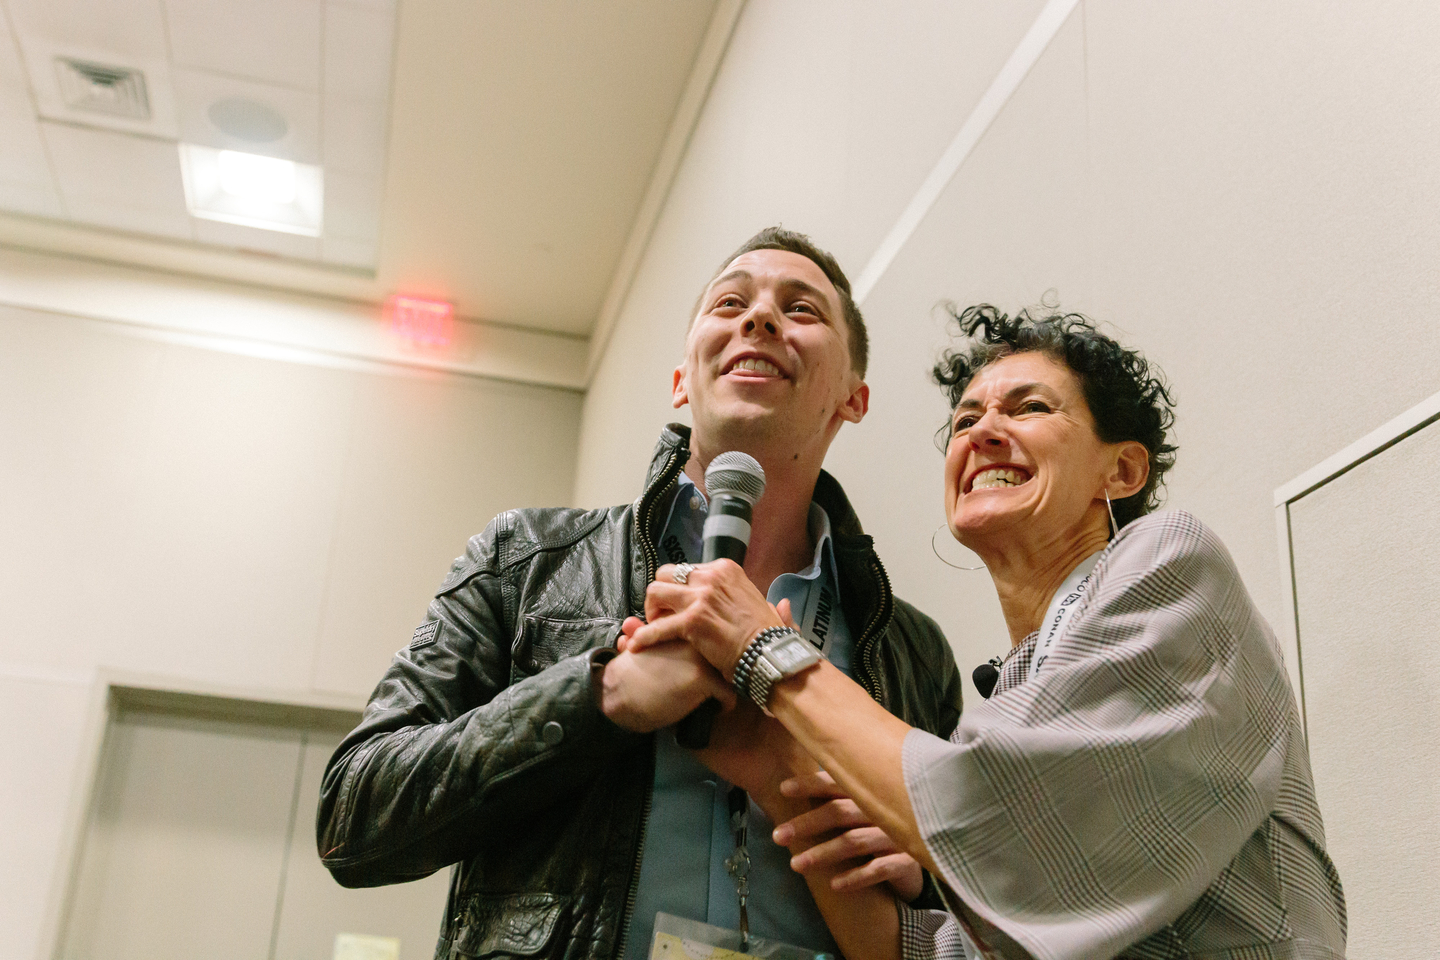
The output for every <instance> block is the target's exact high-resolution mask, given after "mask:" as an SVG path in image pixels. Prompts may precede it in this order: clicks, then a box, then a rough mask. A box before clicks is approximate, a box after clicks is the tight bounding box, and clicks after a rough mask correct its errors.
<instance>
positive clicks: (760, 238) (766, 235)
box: [690, 227, 870, 380]
mask: <svg viewBox="0 0 1440 960" xmlns="http://www.w3.org/2000/svg"><path fill="white" fill-rule="evenodd" d="M754 250H784V251H786V252H787V253H797V254H799V255H800V256H802V257H804V258H805V259H806V260H809V261H810V262H811V263H813V264H815V266H817V267H819V268H820V271H821V272H822V273H824V274H825V277H826V279H827V280H829V281H830V283H831V284H832V285H833V286H834V287H835V292H836V293H838V294H840V306H841V309H842V312H843V313H844V314H845V316H844V320H845V329H846V331H847V332H848V333H849V343H850V366H851V368H852V369H853V370H854V371H855V373H856V374H858V375H859V377H860V379H862V380H863V379H865V369H866V367H867V366H868V365H869V363H870V336H869V334H868V333H866V332H865V318H864V317H862V316H861V315H860V308H859V307H857V306H856V305H855V298H854V297H853V296H852V295H851V293H850V279H849V278H848V277H846V276H845V271H844V270H841V269H840V264H839V262H837V261H836V259H835V258H834V257H833V256H831V255H830V253H829V252H827V251H825V250H821V249H820V248H819V247H817V246H816V245H815V242H814V241H813V240H811V239H810V238H809V237H807V236H806V235H805V234H803V233H796V232H795V231H794V230H786V229H785V228H784V227H766V228H765V229H764V230H761V231H760V232H759V233H757V234H755V236H753V237H751V238H750V239H749V240H746V241H745V242H744V243H742V244H741V245H740V248H739V249H738V250H736V251H735V252H734V253H732V254H730V256H728V257H726V258H725V262H724V263H722V264H720V267H719V269H717V270H716V271H715V273H714V274H712V275H711V277H710V279H709V280H707V281H706V283H705V289H706V290H708V289H709V288H710V284H712V283H714V282H715V278H716V277H718V276H720V274H722V273H724V272H725V268H726V267H728V266H730V264H731V263H733V262H734V261H735V258H736V257H739V256H741V255H742V254H746V253H750V252H751V251H754ZM700 297H701V301H703V299H704V297H705V294H704V292H703V291H702V292H701V294H700ZM701 301H697V302H696V304H695V309H694V310H693V311H691V314H690V316H691V319H692V322H693V319H694V318H695V317H697V316H699V315H700V305H701Z"/></svg>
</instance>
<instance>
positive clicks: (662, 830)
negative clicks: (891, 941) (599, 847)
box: [622, 474, 852, 960]
mask: <svg viewBox="0 0 1440 960" xmlns="http://www.w3.org/2000/svg"><path fill="white" fill-rule="evenodd" d="M707 511H708V506H707V504H706V501H705V496H704V494H702V493H701V492H700V490H699V488H697V487H696V486H695V484H694V483H693V482H691V480H690V478H689V477H687V476H685V475H684V474H681V475H680V481H679V488H678V490H677V492H676V495H675V499H674V501H673V502H672V503H671V506H670V516H669V520H668V521H667V522H666V525H665V532H664V534H663V535H662V536H661V538H660V552H661V555H662V557H663V559H664V560H665V561H666V562H669V563H678V562H680V561H682V560H686V561H689V562H691V563H695V562H698V560H699V558H700V555H701V531H702V530H703V528H704V526H705V516H706V513H707ZM809 533H810V538H811V540H812V541H813V542H814V543H815V555H814V558H813V559H812V561H811V563H810V566H808V567H806V568H805V569H804V570H801V571H800V572H799V573H787V574H782V575H781V576H779V577H776V578H775V581H774V582H773V583H772V584H771V585H770V589H769V591H768V595H767V599H768V600H769V601H770V602H771V603H779V602H780V600H781V599H789V601H790V609H791V611H792V612H791V616H792V617H794V619H795V621H796V622H797V623H799V624H800V626H801V633H803V634H805V636H806V637H807V638H808V639H809V640H810V642H811V643H814V644H815V645H816V646H817V647H818V648H819V649H820V650H821V651H822V652H823V653H824V654H825V656H826V658H828V659H829V660H830V662H831V663H833V664H835V666H837V667H839V668H840V669H841V670H844V671H845V672H846V673H847V674H848V673H849V672H850V661H851V653H852V641H851V637H850V631H849V629H848V628H847V625H846V623H845V616H844V614H843V613H842V612H841V610H840V603H839V598H838V595H837V592H836V591H837V588H838V586H839V583H840V578H839V576H838V573H837V571H836V567H835V554H834V549H833V547H832V545H831V537H830V518H829V517H828V516H827V515H826V513H825V511H824V510H823V509H822V508H821V507H820V505H819V504H816V503H811V504H810V516H809ZM729 793H730V784H729V783H726V782H725V781H724V780H722V779H720V778H719V777H717V776H716V775H715V774H714V773H712V772H711V771H710V769H709V768H707V767H706V766H705V765H704V764H702V763H701V762H700V761H699V760H697V759H695V756H694V755H693V754H691V753H690V752H689V751H688V750H686V749H684V748H683V747H680V746H678V745H677V744H676V743H675V729H674V727H667V728H665V729H663V730H657V731H656V732H655V783H654V793H653V796H652V801H651V806H650V819H649V821H648V823H647V825H646V829H645V843H644V847H643V849H642V851H641V859H640V883H639V885H638V887H637V890H636V898H635V909H634V911H633V912H632V913H631V915H630V920H629V929H628V933H627V936H626V946H625V957H624V958H622V960H645V958H647V957H648V956H649V955H650V941H651V940H652V939H653V928H654V923H655V914H656V913H657V912H660V911H663V912H665V913H670V914H674V915H676V916H680V917H686V918H688V919H691V920H700V921H702V922H704V923H709V924H713V925H714V926H718V927H727V928H729V929H732V930H734V929H737V928H738V927H739V924H740V906H739V900H738V898H737V896H736V893H735V881H734V880H733V879H731V877H730V875H729V874H728V873H727V872H726V870H725V859H726V858H727V857H729V856H730V855H731V854H732V853H733V852H734V850H735V845H734V844H735V841H734V835H733V834H732V833H731V831H730V809H729V800H728V797H729ZM773 827H774V824H772V823H771V822H770V821H769V819H768V818H767V817H766V816H765V814H764V813H763V812H761V810H760V808H759V807H757V806H756V805H755V803H754V802H753V801H752V802H751V803H750V823H749V832H748V841H747V847H748V849H749V852H750V860H751V863H750V896H749V902H748V910H749V915H750V932H751V933H752V934H754V935H755V936H758V937H766V938H768V939H773V940H783V941H785V942H786V943H791V944H794V945H796V946H802V947H809V948H812V949H814V950H815V951H816V952H825V953H831V954H835V955H838V954H839V950H838V948H837V947H836V946H835V940H834V938H833V937H831V936H830V931H829V929H828V928H827V927H826V926H825V921H824V919H823V918H822V917H821V916H820V911H819V909H818V908H817V907H816V906H815V902H814V900H813V899H811V897H810V890H809V888H808V887H807V886H806V885H805V879H804V878H803V877H801V876H800V875H799V874H798V873H796V872H795V871H793V870H791V869H790V851H789V850H787V849H785V848H784V847H781V846H778V845H777V844H775V842H774V841H772V840H771V839H770V831H771V830H772V829H773Z"/></svg>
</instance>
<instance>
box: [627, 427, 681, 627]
mask: <svg viewBox="0 0 1440 960" xmlns="http://www.w3.org/2000/svg"><path fill="white" fill-rule="evenodd" d="M679 459H680V453H679V451H678V450H672V451H670V455H669V456H668V457H666V458H665V466H664V467H662V468H661V469H660V473H659V474H658V475H657V476H656V477H655V482H654V483H652V484H651V485H650V487H649V489H647V490H646V491H645V492H644V493H642V494H640V499H639V501H637V502H636V508H637V509H636V511H635V539H636V540H639V541H640V547H641V550H642V551H643V552H644V554H645V582H646V583H647V584H648V583H649V582H650V581H652V580H654V579H655V572H656V571H657V570H659V569H660V551H658V550H657V549H655V545H654V544H653V543H651V542H650V534H649V530H650V524H651V522H652V521H653V520H654V519H655V505H656V504H658V503H659V502H660V497H659V492H660V491H662V490H664V489H665V488H666V487H668V486H670V481H672V480H674V479H675V474H676V473H679V471H678V470H676V469H675V465H676V461H678V460H679ZM672 471H673V472H672ZM646 497H649V498H650V502H649V503H648V504H647V503H645V498H646ZM641 505H644V510H643V512H642V510H640V509H639V508H640V507H641ZM640 609H641V610H642V611H643V610H644V604H641V608H640Z"/></svg>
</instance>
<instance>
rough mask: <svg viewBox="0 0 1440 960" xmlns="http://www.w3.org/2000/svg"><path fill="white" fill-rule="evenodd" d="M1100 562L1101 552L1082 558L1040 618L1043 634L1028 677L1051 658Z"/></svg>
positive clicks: (1041, 632)
mask: <svg viewBox="0 0 1440 960" xmlns="http://www.w3.org/2000/svg"><path fill="white" fill-rule="evenodd" d="M1099 562H1100V553H1099V552H1098V551H1097V552H1095V553H1092V554H1091V555H1090V556H1088V557H1086V558H1085V559H1084V560H1081V561H1080V564H1079V565H1078V566H1077V567H1076V568H1075V569H1074V570H1071V571H1070V576H1068V577H1066V578H1065V582H1064V583H1062V584H1061V585H1060V589H1059V590H1056V591H1055V597H1054V599H1052V600H1051V601H1050V608H1049V609H1048V610H1046V611H1045V619H1044V620H1042V621H1040V636H1039V638H1038V639H1037V640H1036V641H1035V652H1034V653H1033V654H1032V655H1031V657H1030V672H1029V674H1028V676H1027V679H1034V677H1035V675H1036V674H1037V673H1039V672H1040V665H1041V664H1043V663H1044V662H1045V661H1046V660H1047V659H1049V657H1050V653H1051V652H1052V650H1053V648H1054V646H1055V642H1056V641H1057V640H1059V639H1060V634H1061V633H1062V632H1063V631H1064V629H1065V625H1066V624H1067V623H1068V622H1069V620H1070V615H1071V614H1072V613H1074V612H1075V608H1076V607H1078V606H1079V605H1080V598H1081V597H1083V596H1085V588H1086V587H1088V586H1089V585H1090V571H1092V570H1094V569H1095V564H1097V563H1099Z"/></svg>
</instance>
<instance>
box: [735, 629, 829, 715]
mask: <svg viewBox="0 0 1440 960" xmlns="http://www.w3.org/2000/svg"><path fill="white" fill-rule="evenodd" d="M776 652H778V653H779V654H780V656H779V657H776V656H775V653H776ZM821 659H823V658H822V657H821V656H820V653H819V652H818V651H817V650H816V649H815V648H814V647H813V646H811V645H810V643H809V641H807V640H806V639H805V638H804V637H803V636H801V635H800V633H799V632H797V631H796V630H794V629H792V628H790V627H770V628H768V629H766V630H761V631H760V632H759V633H757V634H756V635H755V639H753V640H751V641H750V645H749V646H747V647H746V648H745V652H744V653H743V654H741V656H740V663H737V664H736V666H735V689H736V691H738V692H739V693H741V694H743V695H745V696H747V697H749V698H750V699H751V700H753V701H754V702H755V703H756V704H758V705H759V706H760V709H762V710H764V709H765V706H766V704H768V703H769V702H770V691H771V690H772V689H773V688H774V686H775V684H776V683H778V682H780V681H781V680H785V679H787V678H789V677H793V676H795V675H796V674H799V673H803V672H804V671H806V670H808V669H810V668H811V667H813V666H815V664H817V663H819V662H820V661H821ZM741 664H743V665H744V667H743V670H742V666H741Z"/></svg>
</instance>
